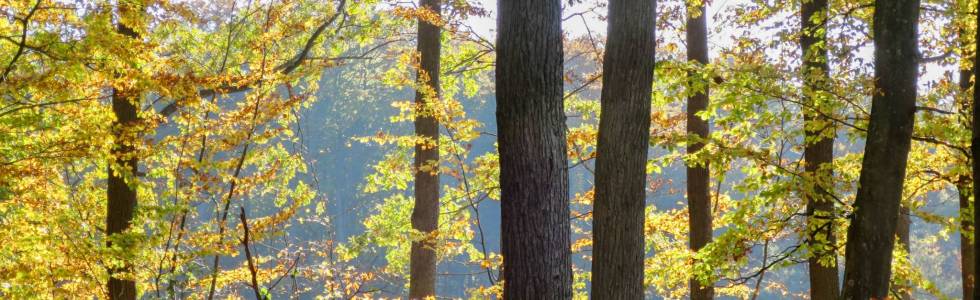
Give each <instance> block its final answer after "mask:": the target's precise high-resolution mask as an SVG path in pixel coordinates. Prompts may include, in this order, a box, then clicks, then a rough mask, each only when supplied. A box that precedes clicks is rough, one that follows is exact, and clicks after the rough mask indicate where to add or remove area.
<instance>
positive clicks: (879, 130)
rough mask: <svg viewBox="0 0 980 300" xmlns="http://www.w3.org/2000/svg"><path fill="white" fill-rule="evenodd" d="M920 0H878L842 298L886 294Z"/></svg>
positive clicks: (910, 116)
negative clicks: (869, 93)
mask: <svg viewBox="0 0 980 300" xmlns="http://www.w3.org/2000/svg"><path fill="white" fill-rule="evenodd" d="M918 19H919V0H876V1H875V12H874V26H873V27H874V43H875V52H874V54H875V57H874V64H875V88H876V91H875V93H874V94H873V96H872V100H871V101H872V104H871V120H870V123H869V127H868V137H867V141H866V144H865V149H864V160H863V161H862V165H861V177H860V181H859V184H860V186H859V187H858V191H857V195H856V200H855V202H854V208H855V212H854V215H853V216H852V221H851V226H850V228H848V232H847V237H848V238H847V254H846V267H845V272H844V290H843V298H844V299H869V298H877V299H884V298H885V297H887V296H889V294H888V282H889V279H890V277H891V261H892V250H894V247H895V229H896V225H897V224H896V223H897V221H898V212H899V207H900V205H901V200H902V187H903V184H904V179H905V167H906V165H907V163H908V154H909V147H910V145H911V138H912V125H913V121H914V118H915V97H916V79H917V78H916V77H917V75H918V74H917V72H918V68H917V67H918V62H917V57H918V51H917V45H916V43H917V41H916V38H917V36H918V33H917V26H916V23H917V22H918Z"/></svg>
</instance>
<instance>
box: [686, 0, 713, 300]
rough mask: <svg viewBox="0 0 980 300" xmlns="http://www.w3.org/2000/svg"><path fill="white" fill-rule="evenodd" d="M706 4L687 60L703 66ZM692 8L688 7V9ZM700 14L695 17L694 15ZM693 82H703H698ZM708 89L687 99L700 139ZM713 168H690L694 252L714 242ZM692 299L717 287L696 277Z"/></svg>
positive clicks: (690, 27)
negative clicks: (710, 170) (710, 185)
mask: <svg viewBox="0 0 980 300" xmlns="http://www.w3.org/2000/svg"><path fill="white" fill-rule="evenodd" d="M706 7H707V5H706V3H704V2H703V1H702V2H701V3H700V5H699V7H697V9H698V11H697V12H691V11H688V14H687V16H688V17H687V59H688V60H693V61H696V62H698V63H699V64H701V65H704V64H707V63H708V25H707V17H706V15H707V13H706ZM691 8H692V7H690V6H688V10H690V9H691ZM695 13H696V14H697V15H694V14H695ZM690 80H692V82H693V80H701V79H694V78H693V76H692V79H690ZM703 86H704V90H702V91H699V92H697V93H695V94H694V95H691V96H690V97H688V99H687V133H688V134H690V135H693V136H698V137H700V138H707V137H708V130H709V129H708V121H707V120H705V119H702V118H701V117H699V116H697V113H698V112H701V111H703V110H705V109H706V108H707V107H708V84H707V83H703ZM703 147H704V143H703V142H697V143H692V144H691V145H689V146H688V147H687V153H688V154H692V153H696V152H698V151H700V150H701V148H703ZM708 168H709V165H708V163H707V162H705V163H704V164H691V165H688V166H687V205H688V214H689V221H690V246H691V250H694V251H698V250H700V249H701V248H702V247H704V246H705V245H707V244H708V243H709V242H711V235H712V228H711V193H710V192H709V190H708V188H709V181H710V175H709V173H708ZM690 288H691V299H692V300H702V299H712V298H713V297H714V293H715V292H714V287H713V286H711V285H708V286H702V285H701V282H700V281H698V280H697V279H694V278H692V279H691V281H690Z"/></svg>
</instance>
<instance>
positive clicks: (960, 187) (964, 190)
mask: <svg viewBox="0 0 980 300" xmlns="http://www.w3.org/2000/svg"><path fill="white" fill-rule="evenodd" d="M965 31H966V30H965V29H960V34H961V36H960V40H961V42H962V44H961V45H962V46H963V47H962V48H961V51H962V53H964V54H963V57H962V58H961V59H962V61H961V63H960V66H966V65H968V64H970V63H971V62H968V61H967V59H968V57H967V56H966V54H965V53H968V52H969V51H968V50H969V44H967V43H966V41H965V40H966V38H967V37H966V36H963V35H965ZM974 55H976V54H975V53H974ZM974 68H975V67H974ZM973 72H974V70H973V68H961V69H960V79H959V88H960V91H962V92H963V94H964V96H963V98H961V99H963V102H962V104H961V105H960V109H962V111H961V113H962V114H963V115H969V114H970V112H969V111H968V109H969V107H970V103H969V100H967V99H966V95H968V93H969V92H970V88H971V87H972V86H973V85H972V84H971V83H970V80H971V79H972V78H971V77H972V76H973ZM963 125H965V126H971V124H963ZM956 191H957V193H958V194H959V205H960V206H959V209H960V210H959V211H960V270H962V273H961V278H962V282H963V299H973V288H974V287H973V285H974V284H975V281H974V280H975V279H974V276H976V269H975V268H974V260H975V259H976V252H975V251H974V245H973V242H971V240H972V239H971V238H970V237H969V236H967V233H966V232H967V230H968V229H972V228H973V224H974V223H973V221H972V220H970V219H969V218H967V217H966V216H967V215H966V214H965V212H967V211H969V210H970V186H969V181H968V179H966V178H960V179H959V180H958V182H957V184H956Z"/></svg>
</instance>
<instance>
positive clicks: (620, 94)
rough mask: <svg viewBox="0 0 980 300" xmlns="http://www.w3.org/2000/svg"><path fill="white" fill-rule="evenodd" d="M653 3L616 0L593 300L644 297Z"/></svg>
mask: <svg viewBox="0 0 980 300" xmlns="http://www.w3.org/2000/svg"><path fill="white" fill-rule="evenodd" d="M655 7H656V4H655V2H654V1H650V0H612V1H610V2H609V19H608V22H609V23H608V29H607V30H606V31H607V38H606V49H605V54H604V56H603V68H602V74H603V75H602V76H603V77H602V96H601V105H602V107H601V117H600V119H599V141H598V146H597V147H598V149H597V153H598V157H596V171H595V208H594V215H593V218H594V220H595V221H594V223H595V224H594V225H595V226H594V228H593V232H594V245H593V248H592V253H593V261H592V298H593V299H643V257H644V254H645V251H644V244H643V227H644V226H643V223H644V208H645V203H646V201H645V200H646V189H645V188H646V163H647V149H648V148H649V142H650V100H651V99H650V92H651V89H652V85H653V65H654V54H655V53H656V38H655V36H654V27H655V25H656V23H655V13H654V11H655Z"/></svg>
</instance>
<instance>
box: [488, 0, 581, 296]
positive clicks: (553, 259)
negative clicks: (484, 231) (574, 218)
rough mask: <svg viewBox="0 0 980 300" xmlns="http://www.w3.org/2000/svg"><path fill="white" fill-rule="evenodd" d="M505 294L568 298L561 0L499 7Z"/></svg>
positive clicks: (516, 1)
mask: <svg viewBox="0 0 980 300" xmlns="http://www.w3.org/2000/svg"><path fill="white" fill-rule="evenodd" d="M497 8H498V9H497V13H498V20H497V30H498V34H497V68H496V74H495V77H496V85H497V134H498V140H497V141H498V150H499V153H500V210H501V211H500V217H501V252H502V254H503V257H504V265H503V279H504V299H570V298H571V296H572V289H571V286H572V262H571V247H570V246H571V241H570V236H569V233H570V227H569V218H570V215H569V207H568V206H569V202H568V170H567V168H568V159H567V157H566V149H567V146H566V140H565V135H566V133H565V131H566V130H567V128H566V126H565V114H564V104H563V101H562V88H563V82H562V62H563V58H562V32H561V1H560V0H501V1H499V2H498V4H497Z"/></svg>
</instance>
